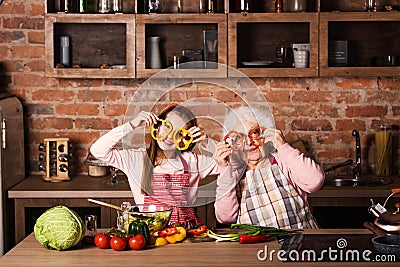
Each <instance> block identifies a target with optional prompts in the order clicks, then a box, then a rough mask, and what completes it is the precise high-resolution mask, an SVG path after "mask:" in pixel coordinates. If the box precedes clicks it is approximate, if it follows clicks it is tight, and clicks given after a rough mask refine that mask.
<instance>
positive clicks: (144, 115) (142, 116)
mask: <svg viewBox="0 0 400 267" xmlns="http://www.w3.org/2000/svg"><path fill="white" fill-rule="evenodd" d="M157 121H158V117H157V116H156V115H155V114H154V113H151V112H147V111H141V112H140V113H139V114H138V115H137V116H136V117H135V118H134V119H132V120H131V121H130V122H129V123H130V124H131V126H132V128H136V127H139V126H143V125H146V126H147V127H149V126H151V125H152V124H153V123H157Z"/></svg>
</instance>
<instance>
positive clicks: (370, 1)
mask: <svg viewBox="0 0 400 267" xmlns="http://www.w3.org/2000/svg"><path fill="white" fill-rule="evenodd" d="M365 11H366V12H376V0H365Z"/></svg>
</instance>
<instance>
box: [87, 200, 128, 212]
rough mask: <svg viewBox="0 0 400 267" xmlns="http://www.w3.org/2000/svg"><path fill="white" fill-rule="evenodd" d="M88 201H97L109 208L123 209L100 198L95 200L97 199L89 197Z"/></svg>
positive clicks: (96, 202)
mask: <svg viewBox="0 0 400 267" xmlns="http://www.w3.org/2000/svg"><path fill="white" fill-rule="evenodd" d="M88 201H89V202H92V203H95V204H99V205H102V206H106V207H109V208H113V209H116V210H120V211H122V210H123V209H122V208H121V207H118V206H116V205H113V204H109V203H106V202H103V201H100V200H95V199H91V198H88Z"/></svg>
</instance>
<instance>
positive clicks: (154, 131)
mask: <svg viewBox="0 0 400 267" xmlns="http://www.w3.org/2000/svg"><path fill="white" fill-rule="evenodd" d="M162 124H167V125H168V131H167V132H165V133H164V135H163V136H160V137H157V131H158V128H159V127H160V126H161V125H162ZM172 129H173V127H172V124H171V122H170V121H167V120H163V119H158V122H157V123H156V124H154V123H153V124H152V125H151V131H150V135H151V137H153V139H154V140H157V141H158V140H164V139H165V138H167V136H168V135H169V134H170V133H171V132H172Z"/></svg>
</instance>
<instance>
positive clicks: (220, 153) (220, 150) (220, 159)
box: [214, 142, 232, 167]
mask: <svg viewBox="0 0 400 267" xmlns="http://www.w3.org/2000/svg"><path fill="white" fill-rule="evenodd" d="M231 154H232V149H230V148H229V145H228V144H226V143H225V142H219V143H217V145H216V148H215V153H214V159H215V161H216V162H217V163H218V165H219V166H222V167H225V166H228V164H229V157H230V155H231Z"/></svg>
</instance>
